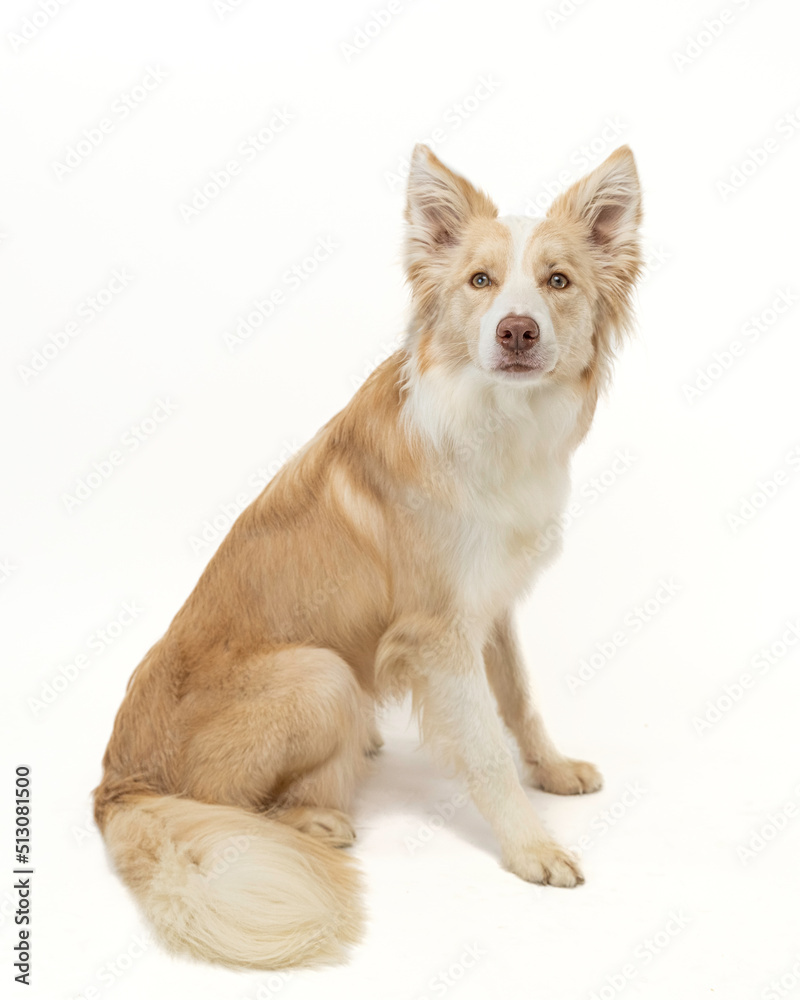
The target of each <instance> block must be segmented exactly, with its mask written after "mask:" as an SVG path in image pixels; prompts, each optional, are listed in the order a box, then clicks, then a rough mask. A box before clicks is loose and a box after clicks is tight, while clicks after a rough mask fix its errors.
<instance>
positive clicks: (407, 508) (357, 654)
mask: <svg viewBox="0 0 800 1000" xmlns="http://www.w3.org/2000/svg"><path fill="white" fill-rule="evenodd" d="M406 217H407V220H408V240H407V249H406V264H407V269H408V275H409V280H410V283H411V288H412V293H413V314H412V319H411V323H410V326H409V334H408V340H407V345H406V347H405V348H404V349H403V350H400V351H398V352H397V353H396V354H395V355H393V356H392V357H391V358H389V359H388V360H387V361H386V362H384V364H383V365H381V366H380V368H378V370H377V371H375V372H374V373H373V375H372V376H371V377H370V379H368V381H367V382H366V383H365V384H364V386H363V387H362V388H361V389H360V390H359V392H358V393H357V394H356V395H355V397H354V398H353V399H352V401H351V402H350V403H349V405H348V406H347V407H346V408H345V409H344V410H343V411H342V412H341V413H339V414H338V415H337V416H335V417H334V418H333V419H332V420H331V421H330V422H329V423H328V424H327V425H326V426H325V427H324V428H322V430H321V431H320V432H319V433H318V434H317V436H316V437H315V438H314V440H313V441H312V442H310V444H309V445H308V446H306V448H304V449H303V450H302V451H301V452H300V453H299V454H298V455H296V456H295V457H294V458H293V459H292V460H291V461H290V462H289V463H287V465H286V466H284V468H283V469H282V470H281V471H280V472H279V473H278V475H277V476H276V477H275V478H274V479H273V480H272V482H270V484H269V485H268V486H267V488H266V489H265V490H264V492H263V493H262V494H261V496H260V497H258V499H257V500H255V501H254V502H253V503H252V504H251V506H250V507H249V508H248V509H247V510H246V511H244V513H243V514H242V515H241V516H240V518H239V519H238V520H237V522H236V523H235V524H234V526H233V528H232V529H231V531H230V533H229V534H228V536H227V537H226V539H225V540H224V541H223V543H222V545H221V546H220V548H219V550H218V551H217V553H216V554H215V556H214V557H213V559H212V560H211V562H210V563H209V565H208V567H207V568H206V570H205V572H204V573H203V575H202V576H201V578H200V580H199V582H198V584H197V586H196V587H195V589H194V591H193V592H192V594H191V595H190V596H189V598H188V600H187V601H186V603H185V604H184V606H183V608H181V610H180V611H179V612H178V614H177V615H176V617H175V619H174V620H173V622H172V624H171V625H170V627H169V630H168V631H167V633H166V635H165V636H164V637H163V638H162V639H161V640H159V642H157V643H156V645H155V646H153V648H152V649H151V650H150V652H149V653H148V654H147V656H146V657H145V659H144V660H143V662H142V663H141V664H140V666H139V667H138V668H137V670H136V671H135V672H134V674H133V676H132V678H131V681H130V684H129V688H128V692H127V695H126V697H125V700H124V702H123V704H122V706H121V708H120V710H119V713H118V716H117V719H116V722H115V725H114V730H113V734H112V736H111V740H110V742H109V745H108V749H107V751H106V754H105V758H104V775H103V780H102V782H101V784H100V786H99V787H98V788H97V790H96V793H95V803H96V818H97V822H98V824H99V825H100V827H101V829H102V830H103V832H104V835H105V838H106V841H107V843H108V846H109V851H110V854H111V857H112V859H113V860H114V862H115V864H116V866H117V868H118V870H119V872H120V874H121V876H122V877H123V879H124V880H125V881H126V882H127V883H128V885H129V886H130V887H131V888H132V889H133V891H134V892H135V894H136V896H137V898H138V900H139V902H140V904H141V905H142V907H143V909H144V912H145V913H146V915H147V916H148V918H149V919H150V920H151V921H152V923H153V924H154V925H155V926H156V927H157V929H158V930H159V932H160V934H161V936H162V938H163V940H164V941H165V943H166V944H168V945H169V946H170V947H172V948H174V949H176V950H182V951H188V952H190V953H192V954H194V955H196V956H198V957H201V958H206V959H210V960H214V961H219V962H223V963H228V964H233V965H244V966H253V967H262V968H276V967H279V966H282V965H287V964H303V963H306V964H314V963H320V962H330V961H337V960H340V959H341V958H342V955H343V950H344V949H345V948H346V947H347V946H348V945H350V944H352V943H353V942H354V941H356V940H357V939H358V936H359V933H360V928H361V926H362V912H361V904H360V900H359V894H358V879H357V875H356V873H355V871H354V869H353V866H352V863H351V862H350V861H349V859H348V858H347V857H346V856H345V855H343V854H342V853H341V852H340V851H337V850H335V849H334V848H336V847H341V846H345V845H347V844H349V843H351V842H352V839H353V837H354V832H353V828H352V824H351V822H350V820H349V818H348V816H347V813H348V811H349V809H350V807H351V802H352V797H353V792H354V789H355V787H356V784H357V782H358V780H359V778H360V777H361V775H362V774H363V773H364V770H365V768H366V766H367V763H368V757H369V756H370V755H371V754H373V753H374V752H375V750H376V749H377V748H378V747H379V745H380V736H379V734H378V732H377V728H376V725H375V706H376V704H379V703H381V702H383V701H386V700H388V699H390V698H396V697H402V696H403V695H404V694H405V693H406V692H408V691H410V692H411V693H412V696H413V699H414V704H415V707H416V709H417V710H418V712H419V715H420V720H421V724H422V731H423V734H424V736H425V738H426V739H429V740H430V741H431V743H432V745H434V746H435V747H436V748H437V749H438V750H439V751H440V753H441V755H442V758H443V759H445V760H448V761H450V762H451V763H452V764H454V765H455V767H456V768H457V769H458V771H459V772H460V774H461V775H462V776H463V778H464V780H465V781H466V783H467V785H468V787H469V789H470V792H471V794H472V796H473V798H474V800H475V802H476V803H477V805H478V806H479V808H480V809H481V810H482V812H483V813H484V815H485V816H486V818H487V820H488V821H489V823H490V824H491V825H492V827H493V829H494V831H495V834H496V836H497V837H498V840H499V841H500V845H501V850H502V855H503V860H504V863H505V864H506V866H507V867H508V868H509V869H510V870H511V871H513V872H515V873H516V874H518V875H520V876H521V877H522V878H524V879H528V880H530V881H535V882H548V883H551V884H554V885H562V886H570V885H575V884H577V883H579V882H581V881H582V875H581V873H580V870H579V868H578V866H577V863H576V861H575V859H574V858H572V857H571V856H570V855H569V854H567V852H565V851H564V850H563V849H562V848H560V847H559V846H558V845H557V844H556V843H555V842H554V841H553V840H552V839H551V838H550V837H549V835H548V834H547V833H546V832H545V830H544V829H543V827H542V826H541V824H540V823H539V821H538V819H537V818H536V816H535V814H534V812H533V810H532V808H531V805H530V803H529V801H528V799H527V797H526V796H525V793H524V791H523V789H522V787H521V785H520V783H519V779H518V777H517V773H516V770H515V767H514V764H513V760H512V757H511V754H510V751H509V749H508V746H507V744H506V742H505V738H504V734H503V729H502V726H501V724H500V721H499V718H498V716H497V712H496V711H495V707H494V704H493V700H494V701H496V704H497V707H498V708H499V710H500V714H501V715H502V718H503V719H504V720H505V722H506V724H507V725H508V727H509V729H510V730H511V732H512V733H513V735H514V737H515V738H516V740H517V741H518V743H519V745H520V748H521V751H522V755H523V758H524V760H525V762H526V766H527V767H528V769H529V778H530V780H531V781H532V783H533V784H535V785H536V786H538V787H541V788H544V789H546V790H548V791H552V792H556V793H559V794H573V793H578V792H588V791H593V790H595V789H597V788H599V787H600V783H601V782H600V777H599V775H598V773H597V771H596V770H595V769H594V768H593V766H592V765H590V764H587V763H585V762H581V761H574V760H571V759H569V758H566V757H564V756H563V755H562V754H560V753H559V752H558V751H557V750H556V748H555V747H554V746H553V744H552V742H551V741H550V739H549V737H548V735H547V733H546V730H545V728H544V725H543V723H542V719H541V716H540V714H539V713H538V711H537V710H536V708H535V707H534V705H533V703H532V699H531V697H530V694H529V690H528V685H527V680H526V674H525V669H524V666H523V663H522V659H521V656H520V653H519V650H518V647H517V643H516V640H515V638H514V632H513V626H512V621H511V608H512V606H513V604H514V603H515V602H516V601H517V600H518V599H519V597H520V596H521V595H522V594H523V593H524V592H525V591H526V589H527V588H528V587H529V586H530V585H531V583H532V581H533V579H534V577H535V575H536V573H537V572H538V571H539V569H540V568H541V567H542V566H543V565H544V564H545V563H546V562H547V561H548V560H549V559H550V558H552V557H553V556H554V555H555V553H556V550H557V548H558V546H557V545H551V544H549V543H547V544H543V540H545V539H546V538H547V536H548V532H552V527H553V525H554V524H556V523H557V518H558V515H559V513H560V511H561V510H562V509H563V506H564V503H565V502H566V498H567V495H568V487H569V481H568V465H569V459H570V455H571V454H572V452H573V451H574V449H575V447H576V446H577V444H578V443H579V442H580V440H582V438H583V437H584V436H585V434H586V432H587V430H588V428H589V425H590V423H591V419H592V415H593V413H594V409H595V406H596V402H597V398H598V393H599V392H600V391H601V389H602V388H603V387H604V385H605V384H606V382H607V380H608V377H609V371H610V364H611V360H612V349H613V346H614V344H615V342H616V339H617V338H618V337H619V335H620V334H621V333H622V332H624V330H625V329H626V328H627V327H628V326H629V324H630V295H631V291H632V288H633V285H634V282H635V279H636V277H637V274H638V270H639V266H640V262H639V251H638V242H637V233H636V230H637V226H638V223H639V218H640V207H639V199H638V182H637V179H636V172H635V168H634V166H633V159H632V156H631V154H630V151H629V150H627V149H622V150H618V151H617V152H616V153H615V154H613V155H612V157H610V158H609V160H608V161H606V163H605V164H603V165H601V167H599V168H598V169H597V170H596V171H595V172H594V173H593V174H591V175H590V176H589V177H588V178H585V179H584V180H582V181H580V182H578V184H576V185H575V186H574V187H573V188H571V189H570V190H569V191H567V192H565V194H563V195H562V196H561V197H560V198H558V199H557V201H556V202H555V204H554V206H553V208H552V210H551V212H550V214H549V216H548V218H547V219H546V220H545V221H544V222H542V223H541V224H540V225H539V227H538V228H537V229H536V230H535V231H534V232H533V233H532V235H525V234H526V233H527V230H526V229H524V228H523V224H522V223H521V222H520V223H516V222H514V223H505V222H504V221H503V220H502V219H499V218H498V216H497V210H496V209H495V207H494V205H493V204H492V202H491V201H490V200H489V199H488V198H487V197H486V196H485V195H483V194H482V193H480V192H478V191H477V190H476V189H475V188H473V187H472V185H470V184H469V183H468V182H467V181H466V180H464V178H461V177H458V176H457V175H455V174H453V173H452V172H451V171H449V170H448V169H447V168H446V167H445V166H444V165H443V164H441V163H440V162H439V161H438V160H437V159H436V158H435V157H434V156H433V154H431V153H430V152H429V151H428V150H427V149H425V148H424V147H418V148H417V149H416V150H415V154H414V158H413V161H412V170H411V176H410V179H409V198H408V208H407V211H406ZM520 234H522V236H521V235H520ZM523 236H524V246H523V243H522V242H521V241H522V240H523ZM515 248H516V249H515ZM556 267H557V268H558V270H559V271H564V272H565V273H568V274H569V275H570V276H571V280H570V286H569V288H567V289H562V290H556V289H553V288H551V287H550V285H549V284H548V281H549V277H550V275H551V273H552V271H553V268H556ZM515 269H516V270H515ZM475 271H486V272H490V273H491V274H492V276H493V283H492V285H491V287H490V288H486V289H476V288H475V287H474V286H473V285H472V284H471V282H470V278H471V275H472V274H473V273H474V272H475ZM512 271H513V273H514V274H516V275H517V276H518V275H519V274H524V275H525V276H526V277H525V280H526V282H529V284H530V288H531V290H532V294H533V293H534V292H535V294H536V295H537V296H538V298H537V299H536V301H537V302H539V301H541V303H543V304H542V310H543V312H542V321H543V322H544V321H545V318H547V321H548V322H551V323H552V328H553V330H554V331H555V332H554V337H555V341H554V343H555V344H556V348H554V349H555V350H557V354H558V361H557V363H556V364H555V367H554V368H553V369H552V371H548V372H546V373H545V374H544V375H542V376H541V377H540V378H538V379H536V380H534V381H532V382H531V383H530V384H525V385H519V384H514V385H511V384H506V383H504V382H503V380H502V378H500V377H497V376H495V375H494V374H492V373H491V372H487V371H486V370H485V361H484V360H482V359H483V358H484V355H485V350H484V348H482V347H481V337H482V336H484V339H485V330H484V333H483V334H482V333H481V323H482V322H484V326H485V317H486V316H487V315H489V313H488V312H487V310H490V309H491V303H492V302H502V299H498V298H497V297H498V296H502V295H503V294H510V293H509V292H508V291H507V289H506V286H507V284H508V283H509V282H511V277H512ZM514 280H519V278H518V277H517V278H515V279H514ZM504 289H506V291H505V292H504ZM490 332H491V331H490ZM484 347H485V345H484ZM482 351H484V353H483V354H482ZM482 365H483V366H484V367H481V366H482Z"/></svg>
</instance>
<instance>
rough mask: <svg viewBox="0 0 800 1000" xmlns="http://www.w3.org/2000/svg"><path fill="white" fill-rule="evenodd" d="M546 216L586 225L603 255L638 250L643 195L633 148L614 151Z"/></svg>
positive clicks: (573, 186)
mask: <svg viewBox="0 0 800 1000" xmlns="http://www.w3.org/2000/svg"><path fill="white" fill-rule="evenodd" d="M547 214H548V216H549V217H556V216H561V217H563V216H568V217H569V218H571V219H575V220H579V221H581V222H583V223H584V224H585V225H586V226H587V227H588V236H589V240H590V241H591V243H592V244H593V246H594V247H595V248H596V249H597V250H599V251H600V253H601V254H604V253H605V252H607V253H608V254H610V255H613V256H616V255H617V254H618V253H620V252H624V251H625V250H626V249H628V250H630V249H633V248H634V247H636V246H637V244H638V229H639V223H640V222H641V219H642V196H641V188H640V186H639V175H638V174H637V173H636V161H635V160H634V158H633V153H632V152H631V149H630V147H629V146H620V148H619V149H616V150H614V152H613V153H612V154H611V156H609V157H608V159H606V160H604V161H603V162H602V163H601V164H600V166H599V167H597V168H596V169H595V170H593V171H592V172H591V173H590V174H587V175H586V177H584V178H582V179H581V180H579V181H577V183H575V184H573V185H572V187H570V188H567V190H566V191H564V192H563V194H561V195H559V197H558V198H556V200H555V201H554V202H553V204H552V205H551V206H550V210H549V211H548V213H547Z"/></svg>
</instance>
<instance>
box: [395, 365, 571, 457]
mask: <svg viewBox="0 0 800 1000" xmlns="http://www.w3.org/2000/svg"><path fill="white" fill-rule="evenodd" d="M404 377H405V391H404V394H403V415H402V416H403V419H404V421H405V424H406V426H407V427H408V429H409V430H411V431H412V432H415V433H416V434H417V435H418V436H419V438H420V439H421V440H422V441H423V442H424V443H425V444H426V445H428V446H429V447H431V448H432V449H433V450H434V451H435V452H437V453H439V454H441V455H443V456H448V457H452V456H454V455H456V456H461V459H462V460H463V461H465V462H466V463H470V462H475V463H478V464H480V461H481V459H482V458H483V459H488V460H491V461H501V462H502V461H503V460H504V459H508V460H510V461H513V459H514V456H516V457H517V459H519V460H522V459H523V457H524V456H527V457H529V458H531V459H534V460H540V461H547V460H548V459H551V460H556V461H564V460H565V459H567V458H568V455H569V452H570V451H572V447H571V446H570V443H571V441H572V439H574V438H575V431H576V425H577V423H578V420H579V417H580V413H581V408H582V401H581V398H580V394H579V393H578V392H576V391H574V390H573V389H571V388H570V387H569V386H566V385H563V384H559V383H557V382H542V383H538V384H535V385H529V386H517V385H513V384H510V385H503V384H502V383H500V382H497V383H495V382H492V381H490V380H489V379H487V378H486V377H485V376H483V375H482V374H481V373H480V372H478V371H473V370H471V368H470V367H469V366H467V365H465V366H463V367H459V368H457V369H448V368H446V367H445V366H443V365H434V366H430V367H426V368H425V370H424V371H421V370H420V366H419V365H418V363H417V360H416V357H415V355H414V354H413V353H412V354H411V355H410V356H409V358H408V360H407V361H406V364H405V366H404ZM573 447H574V446H573Z"/></svg>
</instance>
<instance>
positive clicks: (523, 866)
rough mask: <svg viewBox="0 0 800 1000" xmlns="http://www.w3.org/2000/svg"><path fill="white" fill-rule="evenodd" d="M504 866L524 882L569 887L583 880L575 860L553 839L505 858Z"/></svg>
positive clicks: (579, 883) (580, 883) (581, 882)
mask: <svg viewBox="0 0 800 1000" xmlns="http://www.w3.org/2000/svg"><path fill="white" fill-rule="evenodd" d="M506 867H507V868H508V870H509V871H510V872H513V874H514V875H518V876H519V877H520V878H522V879H525V881H526V882H536V883H538V884H539V885H557V886H562V887H564V888H567V889H571V888H572V887H573V886H576V885H582V884H583V882H584V878H583V872H581V869H580V865H579V864H578V862H577V860H576V859H575V858H574V857H573V855H572V854H570V853H569V851H565V850H564V848H563V847H560V846H559V845H558V844H557V843H556V842H555V841H554V840H549V841H548V840H545V841H541V842H539V843H537V844H534V845H533V846H531V847H529V848H527V849H526V850H524V851H521V852H519V853H518V854H516V855H515V856H514V857H513V858H507V859H506Z"/></svg>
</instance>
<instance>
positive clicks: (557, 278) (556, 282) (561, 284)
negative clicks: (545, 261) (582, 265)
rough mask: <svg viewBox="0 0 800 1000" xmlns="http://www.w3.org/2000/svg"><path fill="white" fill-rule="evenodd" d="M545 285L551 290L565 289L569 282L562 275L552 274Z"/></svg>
mask: <svg viewBox="0 0 800 1000" xmlns="http://www.w3.org/2000/svg"><path fill="white" fill-rule="evenodd" d="M547 284H548V285H550V287H551V288H566V287H567V285H568V284H569V281H567V279H566V277H565V276H564V275H563V274H553V275H551V277H550V280H549V281H548V282H547Z"/></svg>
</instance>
